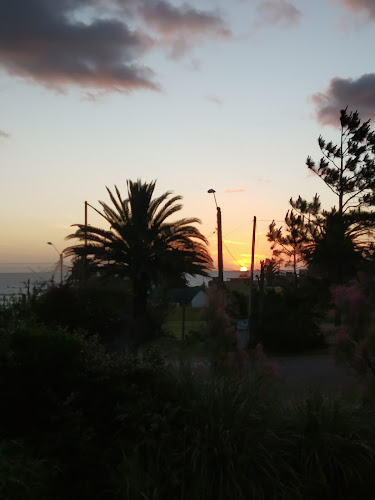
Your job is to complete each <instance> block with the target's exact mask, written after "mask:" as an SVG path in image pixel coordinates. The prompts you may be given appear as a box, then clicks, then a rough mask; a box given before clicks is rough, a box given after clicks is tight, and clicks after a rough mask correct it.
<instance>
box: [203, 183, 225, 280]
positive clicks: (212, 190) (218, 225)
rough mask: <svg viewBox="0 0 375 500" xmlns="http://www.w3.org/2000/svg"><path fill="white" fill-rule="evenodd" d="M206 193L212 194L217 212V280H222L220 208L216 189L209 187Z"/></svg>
mask: <svg viewBox="0 0 375 500" xmlns="http://www.w3.org/2000/svg"><path fill="white" fill-rule="evenodd" d="M207 193H210V194H213V195H214V200H215V205H216V212H217V268H218V279H219V281H221V282H222V281H224V271H223V233H222V228H221V209H220V207H218V206H217V201H216V196H215V193H216V191H215V190H214V189H209V190H208V191H207Z"/></svg>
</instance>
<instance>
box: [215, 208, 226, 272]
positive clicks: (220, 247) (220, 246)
mask: <svg viewBox="0 0 375 500" xmlns="http://www.w3.org/2000/svg"><path fill="white" fill-rule="evenodd" d="M217 265H218V271H219V281H224V272H223V234H222V229H221V209H220V207H217Z"/></svg>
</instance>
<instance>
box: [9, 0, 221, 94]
mask: <svg viewBox="0 0 375 500" xmlns="http://www.w3.org/2000/svg"><path fill="white" fill-rule="evenodd" d="M0 12H1V15H0V68H2V69H3V70H5V71H6V72H7V73H8V74H10V75H14V76H17V77H20V78H22V79H25V80H28V81H31V82H33V83H37V84H40V85H43V86H45V87H48V88H53V89H55V90H60V91H63V90H65V89H66V88H67V87H69V86H71V85H75V86H80V87H84V88H91V89H95V90H98V91H117V92H124V93H129V92H132V91H133V90H137V89H149V90H156V91H157V90H159V89H160V86H159V84H158V83H157V82H156V80H155V72H154V71H153V69H152V68H150V67H148V66H146V65H144V64H143V63H142V58H143V56H144V55H145V54H146V53H147V52H149V51H151V50H155V49H157V48H160V47H164V48H165V47H166V48H168V50H169V51H170V53H171V54H172V55H173V56H174V57H178V56H181V55H183V54H184V53H185V52H186V51H187V50H188V49H189V48H190V47H191V46H192V45H194V44H195V43H197V42H199V41H201V40H202V39H203V38H226V37H229V36H230V32H229V31H228V30H227V29H226V28H225V25H224V21H223V19H222V17H221V16H220V14H219V13H218V12H216V11H201V10H197V9H194V8H192V7H189V6H188V5H186V4H184V5H183V6H181V7H175V6H173V5H172V4H170V3H169V2H168V1H164V0H105V1H103V0H58V1H56V2H53V1H51V0H11V1H10V0H0Z"/></svg>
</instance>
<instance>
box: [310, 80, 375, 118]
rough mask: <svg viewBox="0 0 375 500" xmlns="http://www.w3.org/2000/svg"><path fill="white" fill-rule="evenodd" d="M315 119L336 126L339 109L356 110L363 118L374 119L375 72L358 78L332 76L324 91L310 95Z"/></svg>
mask: <svg viewBox="0 0 375 500" xmlns="http://www.w3.org/2000/svg"><path fill="white" fill-rule="evenodd" d="M312 99H313V102H314V103H315V106H316V114H317V119H318V121H319V122H320V123H321V124H322V125H333V126H337V123H338V120H339V117H340V109H344V108H346V106H348V109H349V110H350V111H356V110H357V111H358V112H359V115H360V117H361V118H362V119H363V120H367V119H368V118H372V119H375V73H369V74H366V75H362V76H361V77H360V78H358V79H356V80H355V79H352V78H347V79H345V78H339V77H335V78H332V80H331V81H330V84H329V87H328V89H327V90H325V91H324V92H317V93H316V94H314V95H313V96H312Z"/></svg>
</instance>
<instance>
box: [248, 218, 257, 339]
mask: <svg viewBox="0 0 375 500" xmlns="http://www.w3.org/2000/svg"><path fill="white" fill-rule="evenodd" d="M256 225H257V218H256V217H255V216H254V220H253V240H252V245H251V268H250V284H249V307H248V318H247V321H248V330H249V340H250V338H251V334H252V333H253V332H252V324H251V313H252V301H253V282H254V256H255V234H256Z"/></svg>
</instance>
